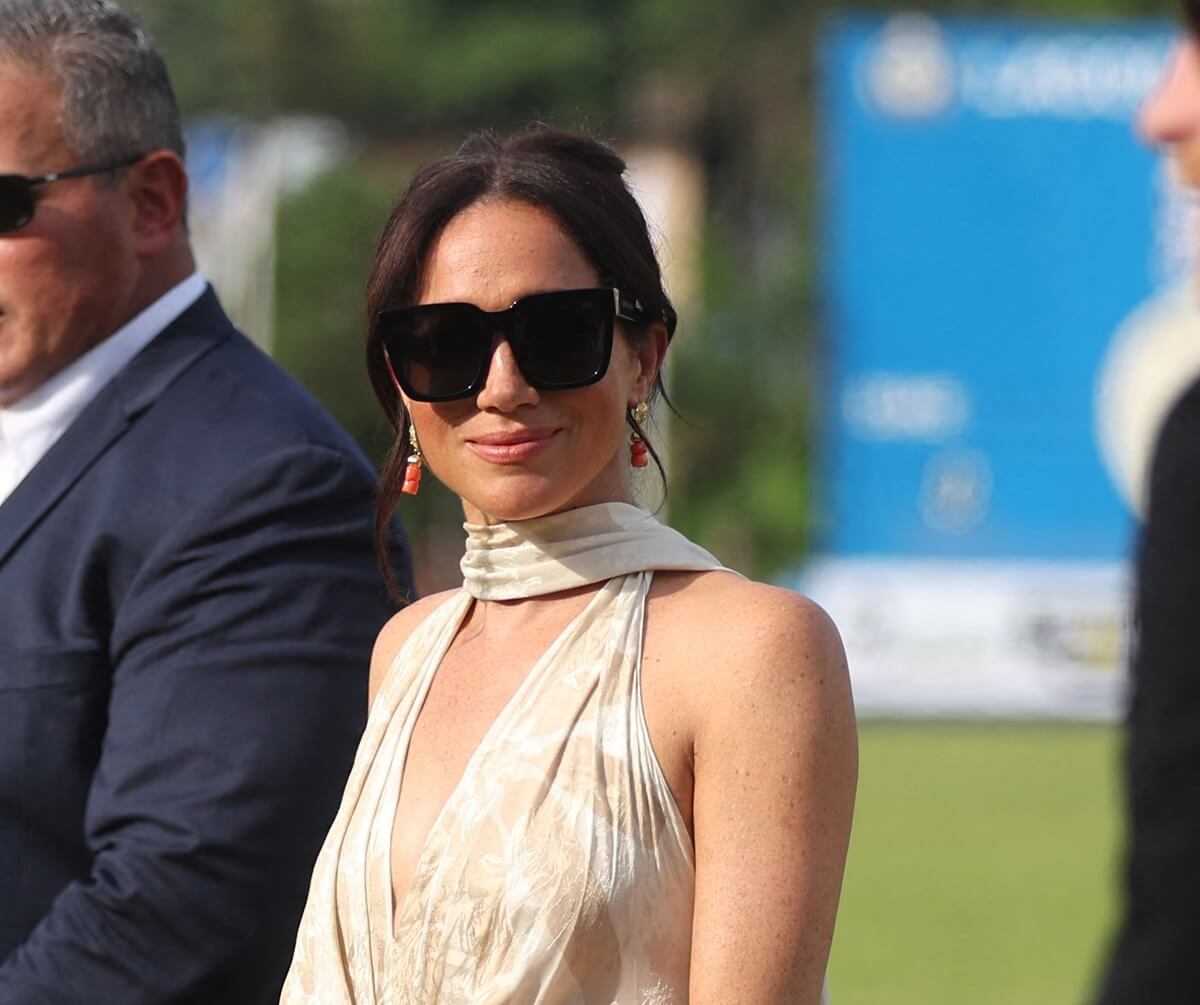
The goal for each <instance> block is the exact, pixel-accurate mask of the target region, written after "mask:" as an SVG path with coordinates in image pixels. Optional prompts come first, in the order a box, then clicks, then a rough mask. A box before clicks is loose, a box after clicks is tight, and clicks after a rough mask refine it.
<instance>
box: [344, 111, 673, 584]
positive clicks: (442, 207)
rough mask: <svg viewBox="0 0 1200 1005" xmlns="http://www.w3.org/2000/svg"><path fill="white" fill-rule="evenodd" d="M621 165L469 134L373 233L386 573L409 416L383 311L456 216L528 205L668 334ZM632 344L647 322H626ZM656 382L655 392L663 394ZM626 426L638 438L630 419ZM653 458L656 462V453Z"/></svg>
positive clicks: (531, 136)
mask: <svg viewBox="0 0 1200 1005" xmlns="http://www.w3.org/2000/svg"><path fill="white" fill-rule="evenodd" d="M624 172H625V162H624V161H623V160H621V158H620V157H618V156H617V154H616V153H614V152H613V150H611V149H610V148H609V147H607V146H605V145H604V144H603V143H600V142H599V141H597V140H595V139H592V138H591V137H588V136H583V135H580V134H577V133H567V132H560V131H559V130H556V129H550V128H548V127H545V126H536V127H533V128H530V129H527V130H524V131H522V132H519V133H516V134H514V135H512V136H509V137H497V136H495V135H494V134H492V133H487V132H483V133H474V134H472V135H471V136H469V137H468V138H467V140H466V142H465V143H463V145H462V146H461V147H459V149H458V152H457V153H455V154H453V155H451V156H449V157H443V158H441V159H440V160H436V161H434V162H432V163H431V164H427V165H426V166H425V167H423V168H422V169H421V170H420V171H418V172H417V174H416V176H415V177H414V178H413V180H412V181H411V182H410V183H409V186H408V189H407V190H406V191H405V193H404V195H403V196H402V197H401V199H400V201H399V203H397V205H396V207H395V209H393V210H392V213H391V216H390V217H389V218H388V221H387V224H386V225H385V226H384V228H383V233H382V234H381V235H380V238H379V243H378V245H377V247H376V249H375V258H374V262H373V263H372V267H371V278H370V280H369V282H368V284H367V317H368V329H367V372H368V374H369V375H370V378H371V386H372V387H373V388H374V390H375V396H376V397H377V398H378V399H379V403H380V405H382V406H383V411H384V414H385V415H386V416H387V418H388V421H389V422H390V423H391V425H392V428H393V430H394V431H395V437H394V439H393V441H392V447H391V450H390V451H389V452H388V456H387V460H386V461H385V462H384V468H383V475H382V480H381V484H380V488H379V497H378V500H377V503H376V512H375V541H376V547H377V549H378V551H379V555H380V560H381V562H382V563H383V566H384V571H385V573H386V572H387V569H388V565H387V562H386V560H385V556H386V554H387V544H388V540H389V521H390V519H391V515H392V512H393V511H394V510H395V508H396V505H397V504H398V503H399V501H400V498H401V495H402V493H401V491H400V490H401V486H402V485H403V484H404V468H405V457H406V455H407V453H408V435H407V433H408V415H407V414H406V412H405V409H404V403H403V402H402V400H401V398H400V394H399V392H398V391H397V390H396V386H395V384H393V382H392V378H391V374H390V373H389V372H388V367H387V361H386V360H385V358H384V354H383V346H382V344H381V342H380V336H379V331H378V327H377V324H376V318H377V316H378V314H379V312H380V311H382V310H387V309H388V308H392V307H407V306H410V305H411V304H412V303H413V302H414V300H415V299H416V297H417V295H418V293H419V292H420V286H421V281H422V279H423V277H424V273H425V265H426V259H427V257H428V254H429V251H430V248H431V247H432V245H433V242H434V240H435V239H436V238H437V236H438V235H439V234H440V233H441V232H442V230H443V229H444V228H445V226H446V225H447V224H448V223H449V222H450V221H451V220H452V219H453V218H454V217H455V216H457V215H458V214H459V213H461V212H462V211H463V210H465V209H467V208H468V207H469V206H471V205H473V204H474V203H476V202H479V201H480V200H481V199H484V198H500V199H512V200H516V201H520V202H526V203H529V204H530V205H533V206H537V207H539V208H541V209H544V210H547V211H549V212H550V213H553V214H554V216H555V217H557V218H558V220H559V222H560V223H561V224H562V226H563V228H564V229H565V230H566V232H567V233H568V234H570V235H571V237H572V238H573V239H574V241H575V243H576V244H577V245H578V246H579V248H580V250H581V251H582V252H583V253H584V255H585V257H586V258H587V259H588V260H589V261H590V262H591V264H592V265H593V267H594V268H595V269H596V271H597V273H599V275H600V280H601V283H602V284H603V285H605V286H615V287H617V288H618V289H620V290H621V292H622V293H624V294H627V295H629V296H631V297H633V298H635V299H637V300H640V301H641V303H642V304H643V305H644V306H645V308H646V310H647V312H648V314H649V315H650V316H652V317H653V316H657V317H662V318H664V319H665V320H666V324H667V331H668V335H670V334H673V333H674V330H675V309H674V307H672V305H671V302H670V300H669V299H668V297H667V294H666V291H665V290H664V289H663V284H662V273H661V270H660V269H659V265H658V259H657V258H656V257H655V254H654V247H653V245H652V244H651V240H650V233H649V229H648V227H647V226H646V218H645V216H644V215H643V213H642V210H641V207H639V206H638V203H637V200H636V199H635V198H634V197H633V195H632V193H631V192H630V191H629V187H628V186H627V185H626V184H625V179H624ZM622 330H623V331H624V334H625V336H626V337H627V338H629V339H630V340H632V341H633V342H634V343H635V344H636V343H638V342H640V341H641V340H642V339H644V338H646V337H647V331H648V325H646V324H642V325H624V326H623V329H622ZM662 392H663V387H662V379H661V377H660V378H659V380H658V381H657V383H656V386H655V393H656V394H662ZM627 421H628V422H629V424H630V426H631V427H632V428H633V429H635V430H636V431H637V432H638V433H639V434H642V435H644V433H643V430H642V429H641V428H640V426H638V424H637V422H636V421H635V420H634V419H633V417H632V415H628V416H627ZM650 450H651V453H652V454H653V456H654V461H655V463H656V464H657V465H658V468H659V472H660V473H662V464H661V463H660V461H659V458H658V455H657V453H655V451H654V448H653V446H651V448H650Z"/></svg>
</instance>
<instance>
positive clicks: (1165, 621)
mask: <svg viewBox="0 0 1200 1005" xmlns="http://www.w3.org/2000/svg"><path fill="white" fill-rule="evenodd" d="M1183 6H1184V11H1185V13H1186V19H1187V27H1188V34H1187V35H1186V37H1184V38H1183V39H1182V40H1181V41H1179V42H1178V44H1177V45H1176V46H1175V48H1174V50H1173V52H1172V55H1171V58H1170V62H1169V64H1168V66H1167V68H1166V70H1165V73H1164V76H1163V79H1162V81H1161V82H1160V84H1159V86H1158V88H1157V89H1156V90H1155V92H1154V93H1153V94H1152V95H1151V96H1150V98H1149V99H1148V100H1147V102H1146V104H1145V105H1144V107H1143V108H1142V111H1141V115H1140V119H1139V131H1140V132H1141V133H1142V135H1143V136H1144V137H1145V138H1146V139H1147V140H1148V141H1149V142H1152V143H1155V144H1159V145H1162V146H1164V147H1165V148H1167V150H1168V151H1169V153H1170V156H1171V159H1172V162H1173V167H1174V170H1175V171H1176V173H1177V176H1178V178H1179V180H1180V182H1181V183H1183V184H1185V185H1188V186H1190V187H1192V188H1195V189H1198V190H1200V0H1186V2H1185V3H1184V5H1183ZM1198 295H1200V291H1198ZM1135 605H1136V606H1135V625H1136V635H1135V640H1134V648H1133V661H1132V685H1133V686H1132V699H1131V703H1130V708H1129V718H1128V745H1127V750H1126V755H1125V757H1126V761H1125V774H1126V779H1125V781H1126V799H1127V803H1128V847H1127V851H1126V856H1127V858H1126V864H1125V877H1124V906H1123V915H1122V917H1121V920H1120V924H1119V928H1118V931H1117V935H1116V939H1115V942H1114V944H1113V947H1112V950H1111V956H1110V958H1109V960H1108V961H1107V965H1106V968H1105V972H1104V973H1103V975H1102V977H1101V980H1100V991H1099V996H1098V998H1097V1002H1098V1005H1135V1003H1136V1005H1143V1003H1153V1005H1174V1003H1179V1005H1183V1003H1185V1002H1186V1003H1188V1005H1191V1003H1194V1002H1196V1001H1200V952H1198V951H1197V947H1196V937H1197V933H1198V932H1200V661H1198V660H1197V657H1196V648H1197V637H1196V625H1197V613H1198V612H1200V382H1197V383H1195V384H1193V385H1192V386H1191V387H1190V388H1189V389H1188V390H1187V391H1186V392H1185V393H1184V394H1183V395H1182V396H1181V397H1180V399H1179V400H1178V401H1176V402H1175V404H1174V405H1173V406H1172V408H1171V410H1170V411H1169V413H1168V415H1167V418H1166V420H1165V422H1164V423H1163V426H1162V429H1161V431H1160V433H1159V436H1158V442H1157V444H1156V445H1155V450H1154V455H1153V460H1152V462H1151V468H1150V482H1149V494H1148V507H1147V512H1146V522H1145V526H1144V527H1143V529H1142V536H1141V541H1140V545H1139V549H1138V558H1137V574H1136V600H1135Z"/></svg>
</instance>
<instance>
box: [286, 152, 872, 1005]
mask: <svg viewBox="0 0 1200 1005" xmlns="http://www.w3.org/2000/svg"><path fill="white" fill-rule="evenodd" d="M623 170H624V164H623V163H622V162H621V160H620V159H619V158H618V157H617V156H616V155H615V154H614V153H613V152H612V151H611V150H609V149H608V148H607V147H604V146H602V145H600V144H598V143H596V142H594V141H592V140H589V139H586V138H583V137H578V136H573V135H568V134H563V133H559V132H555V131H552V130H548V129H537V130H534V131H531V132H527V133H524V134H520V135H517V136H515V137H513V138H511V139H508V140H506V141H498V140H496V139H494V138H492V137H490V136H476V137H474V138H472V139H471V140H469V141H468V142H467V143H466V145H465V146H463V148H462V149H461V150H460V151H459V152H458V153H457V154H456V155H454V156H452V157H448V158H446V159H444V160H441V161H438V162H436V163H433V164H431V165H429V166H427V167H426V168H424V169H423V170H422V171H421V172H420V173H418V175H417V176H416V177H415V178H414V180H413V181H412V183H411V185H410V186H409V189H408V191H407V193H406V194H405V195H404V197H403V199H402V200H401V202H400V203H399V205H398V206H397V207H396V209H395V210H394V212H393V213H392V215H391V218H390V219H389V221H388V223H387V226H386V228H385V230H384V233H383V235H382V237H381V239H380V243H379V247H378V250H377V253H376V258H375V263H374V269H373V275H372V278H371V282H370V288H369V294H368V307H369V311H370V315H371V318H372V321H371V329H370V335H369V342H368V358H369V368H370V372H371V377H372V380H373V383H374V387H375V391H376V394H377V395H378V396H379V398H380V401H381V402H382V404H383V407H384V410H385V411H386V412H387V414H388V416H389V418H390V419H391V420H392V422H393V424H394V427H395V429H396V431H397V438H396V446H395V449H394V451H393V453H392V456H391V458H390V460H389V462H388V465H387V468H386V471H385V474H384V483H383V490H382V492H381V499H380V513H379V522H380V534H381V539H382V537H383V535H385V534H386V521H387V517H388V515H389V513H390V512H391V510H392V509H393V507H394V506H395V505H396V504H397V503H398V502H399V500H400V498H401V496H402V494H403V492H404V491H406V490H407V491H414V490H415V488H416V487H417V484H419V479H420V470H421V465H424V466H425V467H428V468H429V470H431V471H432V472H433V473H434V474H436V476H437V477H438V478H439V479H440V480H441V481H442V482H444V483H445V484H446V485H448V486H449V487H450V488H451V489H453V490H454V491H455V492H457V493H458V494H459V495H460V496H461V497H462V504H463V511H464V513H465V514H466V518H467V524H466V530H467V551H466V555H465V556H464V558H463V562H462V568H463V574H464V586H463V589H461V590H452V591H450V592H448V593H442V594H438V595H436V596H432V597H428V598H426V599H424V600H421V601H419V602H418V603H416V604H413V605H412V606H411V607H409V608H407V609H405V610H404V611H402V612H401V613H400V614H398V615H396V617H395V618H393V619H392V621H391V622H390V623H389V624H388V625H387V626H386V627H385V628H384V630H383V632H382V633H381V634H380V637H379V640H378V643H377V645H376V649H375V655H374V658H373V661H372V668H371V677H372V702H373V705H372V711H371V718H370V722H369V724H368V727H367V732H366V734H365V736H364V738H363V742H362V745H361V746H360V748H359V752H358V758H357V760H356V763H355V766H354V770H353V773H352V775H351V778H350V781H349V783H348V786H347V790H346V795H345V798H344V801H343V804H342V807H341V810H340V812H339V815H338V818H337V820H336V821H335V822H334V825H333V828H332V830H331V832H330V835H329V838H328V839H327V841H326V844H325V847H324V849H323V850H322V853H321V857H320V859H319V861H318V863H317V867H316V871H315V873H314V876H313V883H312V888H311V891H310V894H309V902H308V906H307V908H306V910H305V915H304V920H303V921H302V923H301V927H300V933H299V940H298V943H297V947H296V956H295V960H294V961H293V964H292V969H291V972H290V974H289V978H288V982H287V984H286V986H285V989H284V995H283V1001H284V1002H287V1003H292V1002H310V1001H311V1002H320V1003H321V1005H334V1003H347V1002H353V1003H359V1005H361V1003H384V1002H421V1003H441V1002H476V1003H478V1002H495V1003H499V1002H514V1003H560V1002H561V1003H566V1002H587V1003H591V1002H597V1003H605V1005H607V1003H610V1002H618V1003H621V1005H625V1003H631V1005H642V1003H653V1005H662V1003H675V1002H685V1001H691V1002H693V1003H704V1002H720V1003H722V1005H730V1003H741V1002H745V1003H751V1002H782V1001H788V1002H802V1003H815V1002H817V1001H818V1000H819V999H820V997H821V989H822V983H823V977H824V971H825V963H826V958H827V955H828V951H829V944H830V939H831V937H832V931H833V921H834V914H835V910H836V904H837V898H838V891H839V887H840V883H841V875H842V868H843V864H844V859H845V853H846V844H847V840H848V833H849V826H850V815H851V809H852V804H853V793H854V785H855V772H856V748H855V737H854V721H853V711H852V708H851V701H850V691H849V686H848V682H847V674H846V669H845V662H844V657H843V654H842V649H841V644H840V642H839V640H838V637H837V633H836V631H835V629H834V628H833V626H832V625H831V623H830V622H829V620H828V619H827V618H826V617H825V615H824V614H823V613H822V612H821V611H820V610H819V609H818V608H817V607H815V606H814V605H813V604H812V603H810V602H808V601H806V600H804V599H803V598H801V597H798V596H796V595H794V594H792V593H789V592H787V591H784V590H779V589H775V588H772V587H768V586H763V585H761V584H757V583H751V582H747V581H746V580H744V579H742V578H741V577H739V576H738V575H736V574H734V573H731V572H729V571H727V570H724V569H722V568H721V566H720V565H719V563H718V562H717V561H716V560H715V559H714V558H713V557H712V556H711V555H709V554H708V553H707V552H705V551H703V550H702V549H700V548H698V547H696V546H695V545H693V544H691V543H690V542H688V541H687V540H686V539H685V538H683V537H681V536H680V535H678V534H676V533H675V532H674V531H671V530H668V529H666V528H665V527H663V526H661V525H660V524H658V523H657V522H656V521H655V520H654V519H653V518H652V517H651V516H649V515H648V514H647V513H645V512H644V511H642V510H640V509H638V508H637V507H635V506H634V505H633V496H632V493H631V471H632V469H633V467H634V466H641V465H642V464H644V462H645V460H646V453H647V452H648V450H649V449H650V448H649V446H648V445H647V444H646V441H645V439H644V428H643V422H644V417H645V414H646V407H645V406H646V404H647V403H649V402H651V401H652V400H653V398H654V397H655V392H656V391H657V390H659V389H660V388H661V380H660V373H661V368H662V362H663V356H664V355H665V353H666V349H667V344H668V342H669V340H670V338H671V334H672V332H673V329H674V327H675V312H674V310H673V309H672V307H671V305H670V302H669V301H668V299H667V296H666V294H665V293H664V291H663V288H662V282H661V277H660V273H659V267H658V263H657V262H656V261H655V257H654V253H653V250H652V247H651V243H650V239H649V236H648V233H647V228H646V222H645V219H644V218H643V216H642V213H641V211H640V210H639V208H638V206H637V203H636V202H635V200H634V199H633V197H632V196H631V195H630V193H629V190H628V189H627V187H626V186H625V183H624V181H623V177H622V175H623Z"/></svg>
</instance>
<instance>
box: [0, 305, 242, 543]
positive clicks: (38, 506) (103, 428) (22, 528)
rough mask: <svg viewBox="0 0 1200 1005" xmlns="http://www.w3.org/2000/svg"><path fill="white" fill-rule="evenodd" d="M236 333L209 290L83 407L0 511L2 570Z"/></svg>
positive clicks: (0, 506) (1, 505) (1, 506)
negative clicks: (109, 454)
mask: <svg viewBox="0 0 1200 1005" xmlns="http://www.w3.org/2000/svg"><path fill="white" fill-rule="evenodd" d="M232 331H233V327H232V325H231V324H230V322H229V319H228V318H227V317H226V316H225V312H224V311H223V310H221V305H220V304H219V303H218V301H217V297H216V294H214V293H213V291H212V288H211V287H209V288H208V289H207V290H206V291H205V292H204V294H203V295H202V296H201V297H200V299H199V300H197V301H196V303H194V304H193V305H192V306H191V307H189V308H188V309H187V310H186V311H184V312H183V314H181V315H180V316H179V318H178V319H176V320H175V321H174V322H173V323H172V324H171V325H169V326H168V327H167V328H166V329H165V330H164V331H163V332H162V333H161V334H160V335H158V336H157V337H156V338H155V339H154V340H153V341H151V342H150V344H149V345H147V346H146V347H145V348H144V349H143V350H142V351H141V352H140V353H138V355H137V356H135V357H134V358H133V359H132V360H131V361H130V362H129V365H128V366H126V367H125V369H123V370H122V371H121V372H120V373H118V374H117V375H116V376H115V377H114V378H113V379H112V380H111V381H109V383H108V384H106V385H105V386H104V387H103V388H101V390H100V393H99V394H98V395H96V397H95V398H94V399H93V400H92V401H91V402H90V403H89V404H88V405H87V407H86V408H85V409H84V410H83V411H82V412H81V413H80V414H79V416H78V417H77V418H76V419H75V421H74V422H72V423H71V425H70V426H69V427H68V428H67V430H66V432H64V433H63V435H62V436H61V437H60V438H59V439H58V441H57V442H56V443H55V444H54V446H52V447H51V448H50V450H49V451H47V453H46V455H45V456H44V457H43V458H42V459H41V460H40V461H39V462H38V463H37V465H36V466H35V467H34V468H33V470H32V471H30V472H29V474H28V475H26V476H25V478H24V479H23V480H22V482H21V483H20V484H19V485H18V486H17V487H16V488H15V489H14V490H13V492H12V494H11V495H10V496H9V497H8V499H7V500H5V501H4V502H3V504H0V565H2V564H3V563H4V562H5V560H6V559H7V558H8V556H9V555H10V554H11V553H12V550H13V549H14V548H15V547H16V546H17V544H19V543H20V542H21V540H23V539H24V538H25V537H26V535H28V534H29V533H30V532H31V531H32V530H33V528H34V527H36V526H37V524H38V522H39V521H40V520H41V519H42V518H43V517H44V516H45V515H46V514H47V513H49V512H50V511H51V510H52V509H53V508H54V506H55V505H57V504H58V502H59V501H60V500H61V499H62V498H63V496H65V495H66V494H67V493H68V492H69V491H70V490H71V487H72V486H73V485H75V483H76V482H78V481H79V479H80V477H82V475H83V474H84V472H86V471H87V470H88V468H90V467H91V466H92V464H94V463H95V462H96V460H97V458H99V457H100V456H102V455H103V454H104V452H105V451H106V450H108V449H109V448H110V447H111V446H112V445H113V444H114V443H116V442H117V441H118V440H119V439H120V438H121V436H122V435H124V433H125V431H126V430H127V429H128V428H129V427H130V426H131V425H132V424H133V422H134V421H135V420H136V419H137V417H138V416H139V415H140V414H141V413H142V412H144V411H145V410H146V409H147V408H149V407H150V406H151V405H153V404H154V402H155V401H157V400H158V398H159V397H160V396H161V395H162V393H163V392H164V391H165V390H166V389H167V388H168V387H170V385H171V384H172V383H174V381H175V380H176V379H177V378H178V377H179V376H180V374H182V373H183V372H184V371H185V370H187V368H188V367H189V366H191V365H192V364H193V363H194V362H196V360H198V359H199V358H200V357H201V356H203V355H204V354H205V353H207V352H208V351H209V350H211V349H213V348H215V347H216V346H217V345H218V344H220V343H221V342H222V341H224V340H225V339H226V338H227V337H228V336H229V335H230V334H231V333H232Z"/></svg>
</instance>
